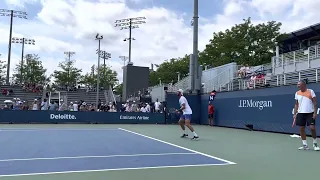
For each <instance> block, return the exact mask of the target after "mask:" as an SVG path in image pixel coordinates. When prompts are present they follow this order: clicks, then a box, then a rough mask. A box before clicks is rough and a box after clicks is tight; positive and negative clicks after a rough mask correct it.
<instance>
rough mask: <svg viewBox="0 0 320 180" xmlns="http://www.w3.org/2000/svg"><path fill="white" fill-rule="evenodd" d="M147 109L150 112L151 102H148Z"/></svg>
mask: <svg viewBox="0 0 320 180" xmlns="http://www.w3.org/2000/svg"><path fill="white" fill-rule="evenodd" d="M146 111H147V112H150V105H149V104H147V106H146Z"/></svg>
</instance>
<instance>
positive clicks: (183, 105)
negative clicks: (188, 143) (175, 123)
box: [177, 89, 199, 140]
mask: <svg viewBox="0 0 320 180" xmlns="http://www.w3.org/2000/svg"><path fill="white" fill-rule="evenodd" d="M178 96H179V97H180V98H179V104H180V109H179V110H177V112H180V111H182V112H183V113H182V116H181V117H180V119H179V124H180V127H181V129H182V130H183V135H182V136H181V137H182V138H184V137H188V134H187V133H186V128H185V126H187V127H188V128H189V129H190V131H191V132H192V133H193V138H192V140H198V139H199V136H198V135H197V133H196V132H195V131H194V129H193V127H192V126H191V124H190V122H191V116H192V109H191V107H190V106H189V103H188V100H187V99H186V98H185V97H184V96H183V90H182V89H179V90H178Z"/></svg>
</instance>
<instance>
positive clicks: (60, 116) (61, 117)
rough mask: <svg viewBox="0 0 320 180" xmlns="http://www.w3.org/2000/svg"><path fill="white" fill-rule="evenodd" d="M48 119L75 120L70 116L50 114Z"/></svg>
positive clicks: (74, 117) (73, 116)
mask: <svg viewBox="0 0 320 180" xmlns="http://www.w3.org/2000/svg"><path fill="white" fill-rule="evenodd" d="M50 119H77V118H76V116H75V115H72V114H50Z"/></svg>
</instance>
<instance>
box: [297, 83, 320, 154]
mask: <svg viewBox="0 0 320 180" xmlns="http://www.w3.org/2000/svg"><path fill="white" fill-rule="evenodd" d="M298 88H299V91H297V92H296V94H295V100H296V104H295V106H294V115H293V123H292V126H294V125H297V126H300V136H301V140H302V146H301V147H300V148H299V150H308V149H309V147H308V144H307V137H306V132H305V126H306V125H307V126H309V128H310V131H311V134H312V138H313V149H314V150H315V151H320V148H319V146H318V143H317V133H316V127H315V125H316V118H317V109H318V108H317V99H316V94H315V93H314V91H313V90H312V89H308V88H307V85H306V82H305V81H299V83H298Z"/></svg>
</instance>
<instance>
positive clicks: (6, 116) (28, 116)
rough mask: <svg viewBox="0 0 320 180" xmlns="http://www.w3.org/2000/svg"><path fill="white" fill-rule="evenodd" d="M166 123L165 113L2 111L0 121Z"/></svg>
mask: <svg viewBox="0 0 320 180" xmlns="http://www.w3.org/2000/svg"><path fill="white" fill-rule="evenodd" d="M11 122H12V123H103V124H136V123H137V124H164V123H165V117H164V114H163V113H122V112H110V113H106V112H68V111H66V112H63V111H0V123H11Z"/></svg>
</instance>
